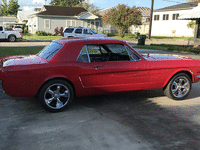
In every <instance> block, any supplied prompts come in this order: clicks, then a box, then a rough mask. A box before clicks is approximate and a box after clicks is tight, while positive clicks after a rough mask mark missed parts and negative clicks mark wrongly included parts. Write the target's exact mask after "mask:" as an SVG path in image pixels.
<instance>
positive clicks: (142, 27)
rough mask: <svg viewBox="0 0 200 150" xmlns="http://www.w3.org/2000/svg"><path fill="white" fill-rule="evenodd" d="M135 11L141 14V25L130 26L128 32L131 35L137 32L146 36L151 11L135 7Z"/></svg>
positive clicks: (146, 8)
mask: <svg viewBox="0 0 200 150" xmlns="http://www.w3.org/2000/svg"><path fill="white" fill-rule="evenodd" d="M137 10H139V11H140V12H141V13H142V25H138V26H131V27H130V28H129V29H130V32H131V33H133V34H134V33H136V32H139V33H140V34H148V33H149V24H150V13H151V9H150V8H148V7H137Z"/></svg>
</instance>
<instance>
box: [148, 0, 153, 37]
mask: <svg viewBox="0 0 200 150" xmlns="http://www.w3.org/2000/svg"><path fill="white" fill-rule="evenodd" d="M153 3H154V0H151V16H150V24H149V39H151V28H152V20H153Z"/></svg>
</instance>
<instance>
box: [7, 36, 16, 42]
mask: <svg viewBox="0 0 200 150" xmlns="http://www.w3.org/2000/svg"><path fill="white" fill-rule="evenodd" d="M8 40H9V41H10V42H15V41H16V37H15V36H14V35H10V36H9V37H8Z"/></svg>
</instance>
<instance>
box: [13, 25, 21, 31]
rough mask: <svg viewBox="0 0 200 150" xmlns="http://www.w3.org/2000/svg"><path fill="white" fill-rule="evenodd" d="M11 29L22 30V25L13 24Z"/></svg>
mask: <svg viewBox="0 0 200 150" xmlns="http://www.w3.org/2000/svg"><path fill="white" fill-rule="evenodd" d="M12 29H13V30H21V31H22V26H21V25H14V26H13V28H12Z"/></svg>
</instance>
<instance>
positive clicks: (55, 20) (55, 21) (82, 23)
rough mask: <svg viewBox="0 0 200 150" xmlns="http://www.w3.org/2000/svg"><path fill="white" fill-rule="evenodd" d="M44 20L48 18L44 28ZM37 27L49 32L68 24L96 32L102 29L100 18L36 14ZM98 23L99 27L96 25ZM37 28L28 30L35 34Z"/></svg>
mask: <svg viewBox="0 0 200 150" xmlns="http://www.w3.org/2000/svg"><path fill="white" fill-rule="evenodd" d="M45 20H49V22H50V27H49V28H45ZM37 21H38V28H37V30H39V31H45V32H49V33H54V30H55V28H56V27H58V28H60V27H63V28H65V27H68V26H74V27H89V28H93V29H94V30H95V31H96V32H99V31H101V30H102V27H100V25H101V20H79V19H76V18H70V17H68V18H65V17H42V16H38V19H37ZM97 24H99V27H97V26H96V25H97ZM37 30H29V32H30V33H32V34H35V32H36V31H37Z"/></svg>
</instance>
